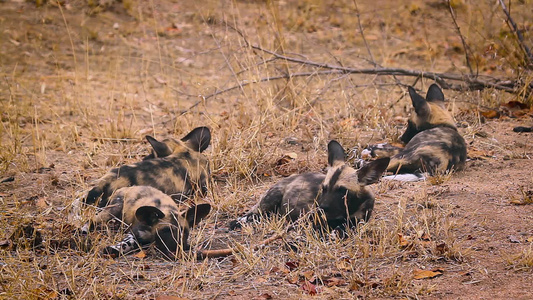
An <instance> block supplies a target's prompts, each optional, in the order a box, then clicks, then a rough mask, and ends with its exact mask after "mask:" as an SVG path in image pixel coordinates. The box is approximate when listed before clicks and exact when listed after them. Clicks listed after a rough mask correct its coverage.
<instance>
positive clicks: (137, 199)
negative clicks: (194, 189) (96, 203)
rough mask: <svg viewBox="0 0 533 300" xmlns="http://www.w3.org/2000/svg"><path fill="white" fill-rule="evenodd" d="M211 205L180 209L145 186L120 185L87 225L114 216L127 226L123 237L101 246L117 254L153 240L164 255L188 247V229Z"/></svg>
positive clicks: (102, 222) (109, 252)
mask: <svg viewBox="0 0 533 300" xmlns="http://www.w3.org/2000/svg"><path fill="white" fill-rule="evenodd" d="M210 210H211V205H209V204H198V205H196V206H193V207H191V208H189V209H188V210H186V211H185V212H181V211H180V210H179V207H178V205H177V204H176V203H175V202H174V200H173V199H172V198H170V196H168V195H166V194H164V193H163V192H161V191H159V190H157V189H155V188H153V187H149V186H132V187H124V188H120V189H118V190H116V191H115V193H114V194H113V195H112V196H111V197H110V201H109V205H108V206H106V207H105V208H103V209H102V210H101V211H100V212H99V213H98V214H97V215H96V216H95V217H94V218H93V219H92V221H91V227H94V226H98V225H100V226H101V225H104V224H105V223H107V222H109V221H111V220H114V219H118V220H121V221H122V222H123V223H124V224H125V225H127V226H129V229H128V233H127V234H126V237H125V238H124V239H123V240H122V241H121V242H119V243H118V244H116V245H113V246H108V247H106V248H105V249H104V253H105V254H109V255H111V256H113V257H117V256H118V255H120V254H127V253H129V252H131V251H134V250H136V249H138V248H139V247H143V246H147V245H150V244H152V243H154V242H155V245H156V247H157V249H159V250H160V251H161V252H162V253H163V254H164V255H165V256H166V257H168V258H174V257H175V256H176V254H177V252H178V251H180V250H188V249H189V246H188V243H187V239H188V237H189V231H190V229H191V228H192V227H193V226H195V225H196V224H198V223H199V222H200V221H201V220H202V219H203V218H205V217H206V216H207V214H209V211H210Z"/></svg>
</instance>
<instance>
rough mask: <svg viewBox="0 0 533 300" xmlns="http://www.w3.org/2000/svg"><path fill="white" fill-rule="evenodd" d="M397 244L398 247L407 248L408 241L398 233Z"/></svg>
mask: <svg viewBox="0 0 533 300" xmlns="http://www.w3.org/2000/svg"><path fill="white" fill-rule="evenodd" d="M398 243H399V244H400V247H402V248H404V247H407V246H409V244H410V243H409V241H408V240H407V239H406V238H404V237H403V234H401V233H398Z"/></svg>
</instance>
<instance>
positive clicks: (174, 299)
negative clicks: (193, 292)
mask: <svg viewBox="0 0 533 300" xmlns="http://www.w3.org/2000/svg"><path fill="white" fill-rule="evenodd" d="M155 300H189V299H188V298H182V297H178V296H167V295H159V296H155Z"/></svg>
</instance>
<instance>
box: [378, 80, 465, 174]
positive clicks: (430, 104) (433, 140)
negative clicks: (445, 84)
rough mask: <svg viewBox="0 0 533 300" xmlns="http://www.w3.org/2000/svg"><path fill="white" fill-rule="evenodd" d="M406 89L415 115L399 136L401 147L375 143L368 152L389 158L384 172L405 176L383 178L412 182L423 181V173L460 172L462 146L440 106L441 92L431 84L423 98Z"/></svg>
mask: <svg viewBox="0 0 533 300" xmlns="http://www.w3.org/2000/svg"><path fill="white" fill-rule="evenodd" d="M408 90H409V96H410V97H411V101H412V104H413V107H414V109H415V113H414V114H412V116H411V117H410V119H409V121H408V123H407V129H406V130H405V132H404V134H403V135H402V136H401V137H400V140H401V141H402V142H403V143H404V144H405V147H404V148H398V147H394V146H391V145H388V144H379V145H375V146H372V147H370V149H369V152H370V154H371V155H372V156H373V157H391V160H390V163H389V166H388V167H387V171H389V172H393V173H394V174H399V173H402V174H405V176H402V175H394V176H387V177H385V178H387V179H396V180H405V181H416V180H420V179H423V178H424V176H423V172H427V173H428V174H429V175H434V174H436V173H442V172H445V171H449V170H452V169H453V170H460V169H462V168H463V166H464V163H465V160H466V143H465V140H464V138H463V137H462V136H461V134H459V132H458V131H457V126H456V125H455V121H454V119H453V117H452V115H451V114H450V113H449V112H448V110H446V108H445V107H444V94H443V93H442V90H441V89H440V88H439V86H438V85H436V84H432V85H431V86H430V87H429V89H428V92H427V95H426V98H425V99H424V97H422V96H420V95H419V94H418V93H417V92H416V91H415V89H414V88H412V87H409V88H408ZM408 173H409V174H408Z"/></svg>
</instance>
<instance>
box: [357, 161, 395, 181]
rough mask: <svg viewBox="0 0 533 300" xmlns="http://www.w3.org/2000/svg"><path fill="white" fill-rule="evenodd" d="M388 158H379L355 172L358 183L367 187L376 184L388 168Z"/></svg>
mask: <svg viewBox="0 0 533 300" xmlns="http://www.w3.org/2000/svg"><path fill="white" fill-rule="evenodd" d="M389 162H390V158H389V157H385V158H380V159H376V160H374V161H371V162H369V163H368V164H366V165H364V166H363V167H362V168H361V169H359V171H357V180H358V181H359V183H361V184H364V185H368V184H372V183H376V182H378V180H379V178H381V175H382V174H383V172H385V170H386V169H387V167H388V166H389Z"/></svg>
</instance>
